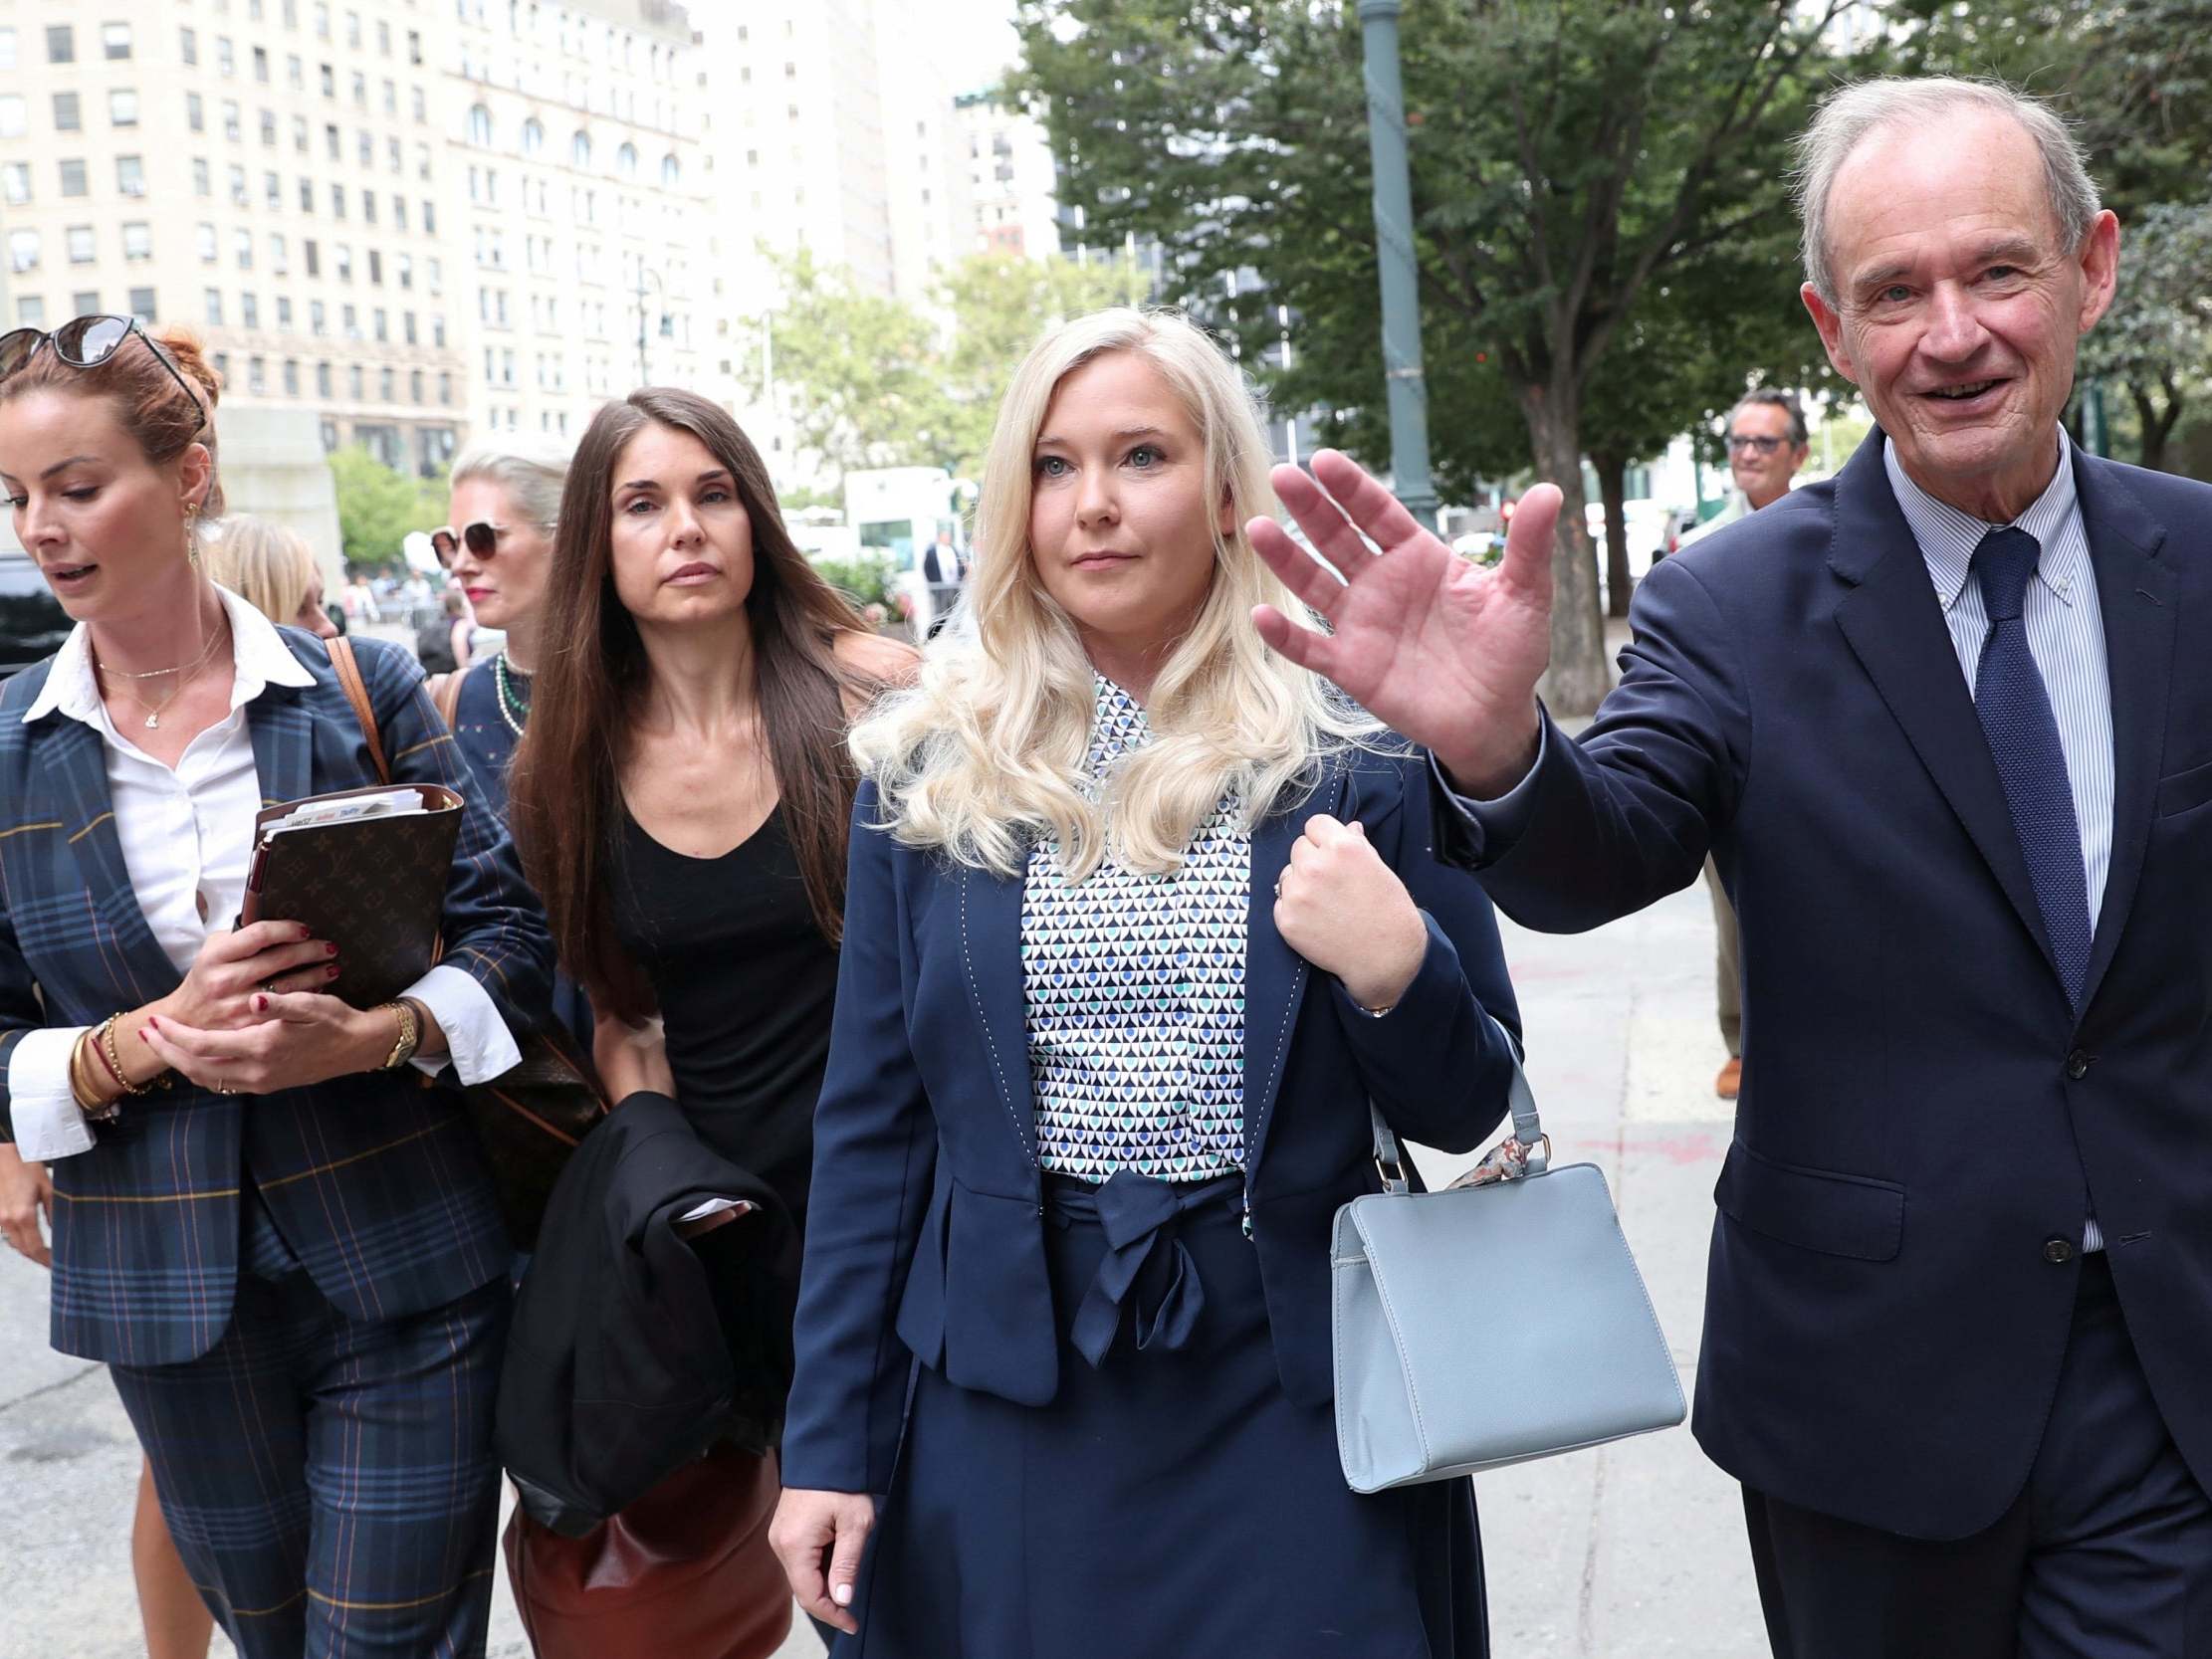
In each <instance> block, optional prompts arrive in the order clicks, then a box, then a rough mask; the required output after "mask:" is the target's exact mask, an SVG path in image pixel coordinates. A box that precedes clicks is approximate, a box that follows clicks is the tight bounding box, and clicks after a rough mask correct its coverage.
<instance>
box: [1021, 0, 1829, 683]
mask: <svg viewBox="0 0 2212 1659" xmlns="http://www.w3.org/2000/svg"><path fill="white" fill-rule="evenodd" d="M1852 3H1853V0H1822V3H1820V4H1816V5H1812V6H1804V5H1800V4H1797V3H1796V0H1700V3H1699V4H1696V5H1694V6H1686V7H1673V6H1659V5H1652V4H1632V5H1621V4H1618V3H1616V0H1410V3H1409V4H1408V6H1407V8H1406V12H1405V17H1404V22H1403V48H1404V50H1403V63H1404V77H1405V84H1406V102H1407V115H1408V122H1409V146H1410V150H1411V155H1412V165H1413V191H1414V214H1415V220H1416V224H1415V227H1414V230H1415V247H1416V257H1417V262H1418V266H1419V271H1420V281H1421V292H1422V303H1423V309H1424V318H1423V321H1424V336H1423V337H1424V351H1425V355H1426V360H1427V367H1428V370H1429V374H1430V380H1431V399H1432V415H1431V423H1430V424H1431V432H1432V439H1433V442H1434V444H1435V446H1436V449H1437V460H1438V467H1437V471H1438V479H1439V483H1441V484H1443V485H1444V487H1445V488H1446V489H1447V490H1451V489H1463V488H1464V487H1465V484H1466V482H1467V480H1468V479H1469V478H1470V477H1472V476H1492V477H1495V476H1498V475H1499V474H1501V473H1503V472H1507V471H1511V470H1514V463H1516V462H1520V463H1531V464H1533V466H1534V467H1535V470H1536V472H1537V473H1538V474H1539V476H1541V477H1544V478H1547V479H1550V480H1553V481H1554V482H1556V483H1557V484H1559V486H1560V487H1561V489H1562V490H1563V491H1565V493H1566V496H1567V501H1566V510H1565V511H1564V512H1563V513H1562V514H1561V517H1560V535H1559V544H1558V547H1557V549H1556V551H1555V555H1554V570H1555V574H1556V577H1557V581H1558V598H1557V601H1556V603H1555V606H1554V611H1553V636H1552V668H1551V673H1550V675H1549V677H1548V681H1549V684H1548V691H1549V695H1550V696H1551V698H1552V700H1553V702H1554V704H1555V705H1556V706H1558V707H1560V708H1563V709H1568V710H1583V709H1588V708H1590V707H1592V706H1594V705H1595V703H1596V701H1597V699H1598V698H1599V697H1600V696H1601V695H1603V693H1604V690H1605V688H1606V685H1607V682H1608V674H1607V669H1606V663H1605V651H1604V633H1603V624H1602V620H1601V618H1600V616H1599V611H1598V597H1597V591H1598V588H1597V569H1596V565H1595V562H1594V559H1593V556H1592V552H1591V548H1590V543H1589V539H1588V536H1587V533H1586V531H1585V527H1584V518H1583V502H1582V482H1581V463H1582V457H1583V454H1584V451H1585V449H1586V447H1587V445H1588V437H1589V433H1588V431H1587V430H1586V424H1587V422H1588V421H1589V420H1590V418H1591V416H1592V413H1593V412H1594V411H1595V410H1596V409H1597V408H1598V396H1599V394H1600V393H1601V392H1602V391H1604V390H1605V389H1606V388H1607V386H1608V385H1609V384H1610V385H1612V386H1614V387H1615V388H1616V389H1618V388H1619V386H1620V384H1621V382H1620V381H1619V380H1611V381H1609V380H1608V379H1607V378H1606V377H1605V375H1606V370H1607V367H1608V361H1609V358H1610V357H1611V356H1612V355H1613V354H1614V353H1615V352H1617V351H1619V350H1621V349H1622V346H1623V341H1624V339H1635V338H1637V337H1638V331H1639V328H1640V327H1641V328H1645V329H1649V330H1655V331H1656V330H1659V327H1660V322H1661V319H1660V318H1658V317H1652V318H1650V320H1649V321H1647V322H1644V323H1641V324H1640V323H1639V322H1638V321H1637V319H1638V318H1639V317H1640V316H1642V315H1646V314H1647V313H1646V312H1645V311H1644V310H1643V308H1644V306H1645V303H1646V302H1647V299H1648V297H1649V295H1650V293H1651V291H1652V290H1653V289H1654V288H1655V286H1658V285H1672V284H1675V283H1676V282H1677V280H1679V281H1680V283H1681V286H1683V287H1684V288H1685V289H1686V288H1692V287H1694V286H1695V285H1694V283H1693V282H1692V280H1691V279H1692V277H1693V274H1694V273H1695V272H1696V270H1697V268H1698V265H1699V262H1700V261H1702V260H1704V259H1706V258H1707V257H1708V256H1715V255H1718V254H1722V253H1725V252H1727V251H1728V250H1730V249H1738V248H1743V247H1760V248H1767V249H1774V250H1781V249H1784V248H1786V246H1787V236H1786V234H1785V233H1786V230H1787V227H1788V224H1789V221H1790V217H1791V215H1790V209H1789V203H1788V200H1787V197H1786V194H1785V191H1784V187H1783V175H1784V173H1785V171H1786V166H1785V163H1786V158H1787V155H1788V147H1789V140H1790V138H1791V136H1792V135H1793V134H1794V133H1795V132H1796V131H1797V130H1798V129H1799V127H1801V126H1802V124H1803V122H1804V119H1805V115H1806V111H1807V107H1808V104H1809V103H1810V101H1811V99H1812V98H1813V96H1814V95H1815V94H1816V93H1817V91H1818V90H1819V88H1820V87H1821V86H1822V85H1823V84H1824V82H1823V77H1824V76H1825V75H1826V74H1827V73H1828V72H1829V71H1830V69H1831V68H1832V67H1833V66H1832V64H1831V63H1830V61H1829V60H1828V59H1827V58H1826V57H1825V56H1824V54H1823V51H1822V47H1821V44H1820V43H1821V39H1822V35H1823V32H1824V31H1825V30H1826V28H1827V27H1828V25H1829V24H1830V23H1831V22H1832V21H1833V20H1834V18H1835V17H1836V16H1837V15H1838V14H1840V13H1841V12H1842V11H1844V10H1845V9H1847V8H1848V7H1849V6H1850V5H1851V4H1852ZM1355 12H1356V8H1354V7H1352V6H1350V5H1348V4H1315V3H1313V0H1200V3H1198V4H1177V3H1173V0H1022V3H1021V5H1020V8H1019V14H1018V23H1019V27H1020V30H1021V35H1022V41H1023V48H1024V54H1025V68H1024V71H1023V72H1022V74H1021V75H1020V76H1019V77H1018V78H1017V81H1016V85H1017V87H1018V88H1019V90H1021V91H1022V92H1023V93H1024V94H1025V95H1026V96H1027V97H1028V98H1029V99H1030V100H1031V101H1032V103H1033V104H1034V105H1035V106H1036V107H1037V108H1038V109H1039V110H1040V111H1041V113H1042V114H1043V116H1044V118H1045V120H1046V123H1047V126H1048V129H1049V131H1050V133H1051V136H1052V141H1053V145H1054V148H1055V150H1056V152H1057V153H1058V156H1059V159H1060V161H1061V164H1062V168H1063V200H1064V201H1065V202H1067V203H1068V204H1069V205H1072V206H1074V207H1077V208H1079V209H1080V210H1081V212H1082V214H1083V218H1084V222H1085V224H1086V226H1087V227H1089V229H1090V231H1091V233H1092V234H1095V235H1097V236H1098V237H1099V238H1100V240H1101V241H1102V242H1104V241H1112V240H1117V239H1119V238H1120V237H1121V236H1123V235H1127V234H1136V235H1139V236H1158V237H1160V238H1161V239H1162V240H1163V242H1164V243H1165V244H1166V246H1167V248H1168V250H1169V252H1170V254H1171V256H1172V258H1173V261H1174V266H1175V271H1176V275H1177V278H1178V280H1179V282H1180V284H1181V289H1182V297H1183V298H1185V299H1186V300H1187V301H1189V302H1190V303H1192V304H1193V305H1194V306H1195V307H1198V308H1200V309H1202V310H1203V311H1205V312H1206V313H1207V314H1209V315H1210V316H1221V317H1223V318H1224V320H1225V322H1226V325H1228V326H1231V327H1234V328H1236V329H1237V330H1238V331H1239V332H1241V333H1242V334H1243V335H1244V338H1245V344H1246V347H1247V351H1246V356H1247V360H1250V359H1251V358H1252V356H1253V355H1254V351H1255V348H1257V347H1260V346H1263V345H1269V344H1272V343H1273V341H1274V336H1275V333H1276V330H1277V328H1278V323H1277V320H1276V308H1278V307H1282V306H1288V307H1289V308H1291V310H1292V311H1293V312H1294V313H1295V315H1296V317H1297V323H1296V326H1295V328H1294V330H1293V334H1292V339H1293V348H1294V354H1293V364H1292V367H1291V369H1290V370H1289V372H1288V373H1286V374H1284V375H1282V376H1280V377H1279V379H1278V381H1277V383H1276V388H1275V389H1276V395H1277V396H1278V399H1282V400H1288V399H1290V398H1291V397H1292V396H1294V395H1295V396H1298V397H1303V398H1305V399H1309V400H1310V401H1311V403H1312V404H1314V405H1316V406H1318V407H1320V408H1322V409H1325V410H1331V411H1338V412H1339V415H1338V418H1337V419H1336V420H1335V422H1334V423H1333V424H1334V425H1335V426H1337V427H1338V428H1340V429H1341V430H1343V431H1344V432H1345V433H1346V434H1347V435H1348V436H1352V435H1355V434H1356V435H1357V440H1358V441H1357V447H1358V448H1359V449H1360V450H1361V452H1362V453H1365V454H1367V455H1369V456H1371V457H1372V456H1380V455H1381V454H1382V453H1384V452H1383V450H1382V447H1381V446H1380V444H1378V443H1376V442H1375V435H1376V434H1378V433H1379V432H1380V431H1381V430H1382V426H1381V423H1382V419H1383V413H1382V408H1381V405H1382V403H1383V382H1382V376H1381V372H1380V366H1379V364H1380V355H1381V353H1380V350H1379V347H1378V341H1379V337H1380V325H1379V302H1378V300H1377V298H1376V295H1377V280H1376V251H1375V231H1374V227H1373V223H1372V217H1371V210H1370V205H1369V189H1370V180H1369V167H1368V152H1367V144H1366V140H1365V128H1366V124H1367V109H1366V101H1365V91H1364V80H1363V75H1362V49H1361V39H1360V31H1359V25H1358V21H1357V18H1356V15H1355ZM1761 264H1762V269H1760V270H1759V271H1758V272H1757V273H1756V275H1755V280H1756V282H1757V283H1758V284H1759V285H1761V286H1760V287H1759V289H1758V293H1759V295H1760V296H1761V297H1760V298H1759V299H1758V300H1757V301H1756V303H1755V304H1754V305H1753V306H1752V307H1751V308H1750V309H1752V310H1755V311H1757V310H1763V309H1765V308H1766V307H1767V305H1768V303H1769V302H1768V299H1767V298H1766V297H1768V296H1771V297H1772V304H1773V305H1775V306H1779V305H1781V304H1783V302H1784V301H1785V300H1786V298H1787V297H1788V296H1789V295H1790V294H1791V293H1792V292H1793V291H1794V290H1795V287H1796V284H1797V273H1796V270H1795V265H1794V261H1792V260H1790V259H1789V258H1788V257H1787V256H1786V254H1783V253H1781V252H1779V251H1777V252H1775V253H1772V254H1770V255H1768V256H1766V257H1764V259H1763V260H1762V262H1761ZM1246 271H1248V272H1252V273H1256V274H1257V276H1258V279H1259V281H1258V282H1257V283H1256V284H1253V285H1251V287H1250V289H1249V290H1248V291H1247V290H1246V289H1245V285H1244V284H1243V283H1241V282H1240V281H1238V274H1239V273H1241V272H1246ZM1224 288H1229V289H1232V290H1234V291H1235V292H1232V293H1231V294H1230V295H1229V297H1228V298H1226V299H1225V300H1224V299H1218V298H1217V296H1219V295H1220V294H1221V293H1222V291H1223V289H1224ZM1715 325H1716V326H1718V327H1721V328H1724V329H1725V328H1727V327H1729V326H1730V324H1729V323H1728V320H1727V317H1726V316H1725V315H1723V316H1722V317H1720V318H1718V319H1716V324H1715ZM1805 326H1806V328H1807V330H1808V331H1810V324H1806V325H1805ZM1653 337H1655V338H1656V337H1658V334H1657V332H1654V334H1653ZM1730 337H1731V336H1728V335H1717V336H1715V337H1714V338H1713V339H1712V340H1711V342H1710V344H1711V356H1712V358H1713V360H1714V361H1715V362H1736V361H1741V360H1744V359H1747V358H1748V357H1750V356H1752V355H1753V354H1752V353H1749V352H1746V351H1742V350H1735V349H1731V348H1730V347H1729V344H1728V340H1729V338H1730ZM1632 366H1633V365H1632ZM1731 372H1734V373H1741V372H1743V370H1742V368H1741V367H1738V368H1735V369H1733V370H1732V371H1731ZM1639 385H1642V382H1639ZM1493 388H1494V389H1493ZM1696 413H1697V411H1696V410H1693V409H1689V408H1683V409H1681V410H1680V411H1679V412H1678V413H1676V414H1675V415H1674V417H1673V419H1672V423H1671V430H1680V428H1681V426H1683V425H1685V424H1687V422H1688V420H1689V419H1690V418H1693V417H1694V415H1695V414H1696ZM1514 417H1517V418H1518V421H1519V424H1520V428H1521V431H1520V434H1519V442H1518V444H1517V445H1514V446H1512V448H1513V449H1517V454H1513V453H1512V452H1511V450H1509V449H1508V444H1509V442H1510V438H1509V434H1510V425H1509V423H1510V421H1511V420H1512V419H1513V418H1514Z"/></svg>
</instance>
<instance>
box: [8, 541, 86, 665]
mask: <svg viewBox="0 0 2212 1659" xmlns="http://www.w3.org/2000/svg"><path fill="white" fill-rule="evenodd" d="M69 630H70V620H69V615H68V613H67V612H65V611H64V610H63V609H62V602H61V601H60V600H59V599H57V598H55V597H54V590H53V589H52V588H50V587H48V586H47V585H46V578H45V577H44V576H42V575H40V574H39V567H38V566H37V565H36V564H34V563H33V562H32V561H31V559H30V558H29V557H28V556H27V555H26V554H23V553H18V552H12V551H10V552H0V680H4V679H6V678H7V677H8V676H9V675H11V674H13V673H15V672H16V671H17V670H18V669H25V668H29V667H30V666H31V665H32V664H33V663H35V662H39V661H40V660H42V659H44V658H47V657H51V656H53V655H54V653H55V652H57V651H59V650H60V649H61V648H62V641H64V640H65V639H67V638H69Z"/></svg>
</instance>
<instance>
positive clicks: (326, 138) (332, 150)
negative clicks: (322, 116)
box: [323, 121, 338, 161]
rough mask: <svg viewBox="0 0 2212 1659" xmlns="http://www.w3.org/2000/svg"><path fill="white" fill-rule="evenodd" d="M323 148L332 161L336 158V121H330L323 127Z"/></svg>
mask: <svg viewBox="0 0 2212 1659" xmlns="http://www.w3.org/2000/svg"><path fill="white" fill-rule="evenodd" d="M323 148H324V150H325V152H326V153H328V154H329V156H330V158H331V159H332V161H335V160H337V158H338V141H337V122H335V121H331V122H329V123H327V124H326V125H325V126H324V128H323Z"/></svg>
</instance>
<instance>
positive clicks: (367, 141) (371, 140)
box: [353, 127, 376, 167]
mask: <svg viewBox="0 0 2212 1659" xmlns="http://www.w3.org/2000/svg"><path fill="white" fill-rule="evenodd" d="M353 159H354V160H356V161H358V162H359V163H360V164H361V165H362V166H364V167H373V166H375V165H376V138H375V135H374V134H373V133H371V132H370V131H368V129H367V128H365V127H364V128H362V129H361V130H360V131H359V132H356V133H355V134H354V135H353Z"/></svg>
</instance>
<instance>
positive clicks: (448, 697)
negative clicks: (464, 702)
mask: <svg viewBox="0 0 2212 1659" xmlns="http://www.w3.org/2000/svg"><path fill="white" fill-rule="evenodd" d="M466 673H468V670H467V669H465V668H464V669H456V670H454V672H452V673H451V674H433V675H432V676H431V677H430V687H429V690H430V701H431V703H432V705H433V706H434V707H435V708H436V709H437V711H438V718H439V719H440V720H442V721H444V722H445V728H446V729H447V730H448V731H451V730H452V729H453V723H454V721H455V719H456V718H458V717H459V715H460V713H461V676H462V675H464V674H466Z"/></svg>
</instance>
